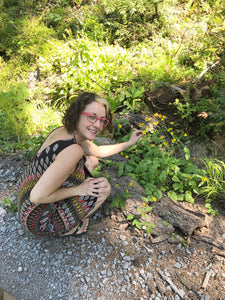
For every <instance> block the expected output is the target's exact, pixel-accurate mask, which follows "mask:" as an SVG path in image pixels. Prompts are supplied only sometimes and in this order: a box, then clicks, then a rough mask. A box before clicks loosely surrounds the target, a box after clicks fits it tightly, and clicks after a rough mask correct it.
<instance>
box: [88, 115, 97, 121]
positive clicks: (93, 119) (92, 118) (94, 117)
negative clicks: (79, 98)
mask: <svg viewBox="0 0 225 300" xmlns="http://www.w3.org/2000/svg"><path fill="white" fill-rule="evenodd" d="M88 119H89V120H90V121H91V122H95V121H96V120H97V118H96V116H89V117H88Z"/></svg>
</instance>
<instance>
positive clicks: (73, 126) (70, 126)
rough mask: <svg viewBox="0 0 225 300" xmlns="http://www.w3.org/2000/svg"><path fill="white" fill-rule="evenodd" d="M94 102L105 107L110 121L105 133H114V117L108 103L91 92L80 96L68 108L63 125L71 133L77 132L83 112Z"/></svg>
mask: <svg viewBox="0 0 225 300" xmlns="http://www.w3.org/2000/svg"><path fill="white" fill-rule="evenodd" d="M93 102H98V103H100V104H102V105H103V106H104V107H105V111H106V118H107V119H108V120H109V123H108V125H107V127H104V128H103V132H104V130H105V131H108V132H109V133H112V115H111V109H110V107H109V103H108V101H106V100H105V99H104V98H101V97H100V96H98V95H97V94H95V93H89V92H84V93H82V94H80V95H79V96H78V97H77V99H76V100H75V101H74V102H73V103H72V104H71V105H70V106H69V107H68V108H67V110H66V112H65V114H64V116H63V119H62V123H63V125H64V127H65V128H66V130H67V131H68V132H69V133H73V132H74V131H76V130H77V127H78V122H79V119H80V115H81V113H82V111H84V109H85V107H86V105H88V104H91V103H93Z"/></svg>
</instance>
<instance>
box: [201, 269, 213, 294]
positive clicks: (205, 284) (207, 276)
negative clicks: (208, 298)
mask: <svg viewBox="0 0 225 300" xmlns="http://www.w3.org/2000/svg"><path fill="white" fill-rule="evenodd" d="M211 273H212V270H211V269H210V270H209V271H207V273H206V275H205V279H204V281H203V284H202V288H203V289H205V288H206V287H207V285H208V282H209V278H210V276H211Z"/></svg>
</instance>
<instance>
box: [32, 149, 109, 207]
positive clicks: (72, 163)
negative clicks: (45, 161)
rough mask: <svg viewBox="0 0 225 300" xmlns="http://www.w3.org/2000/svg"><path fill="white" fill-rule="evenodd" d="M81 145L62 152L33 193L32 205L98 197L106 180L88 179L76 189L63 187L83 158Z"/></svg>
mask: <svg viewBox="0 0 225 300" xmlns="http://www.w3.org/2000/svg"><path fill="white" fill-rule="evenodd" d="M83 153H84V151H83V149H82V148H81V147H80V146H79V145H71V146H69V147H67V148H66V149H64V150H63V151H62V152H60V153H59V154H58V155H57V157H56V159H55V161H54V162H53V163H52V164H51V165H50V166H49V168H48V169H47V170H46V171H45V172H44V174H43V175H42V176H41V178H40V179H39V180H38V182H37V183H36V185H35V186H34V188H33V189H32V191H31V194H30V201H31V202H32V203H38V204H41V203H51V202H56V201H59V200H64V199H67V198H69V197H73V196H78V195H80V196H86V195H87V196H94V197H97V196H99V194H101V192H102V191H103V190H104V188H105V181H104V178H96V179H95V178H88V179H86V180H84V182H82V183H81V184H80V185H78V186H75V187H69V188H67V187H61V186H62V184H63V183H64V182H65V181H66V179H67V178H68V177H69V175H70V174H71V173H72V171H73V170H74V168H75V167H76V165H77V163H78V162H79V160H80V159H81V158H82V156H83Z"/></svg>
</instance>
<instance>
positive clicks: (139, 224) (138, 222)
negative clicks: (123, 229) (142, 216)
mask: <svg viewBox="0 0 225 300" xmlns="http://www.w3.org/2000/svg"><path fill="white" fill-rule="evenodd" d="M132 225H134V226H136V227H137V228H138V229H140V230H141V229H142V224H141V221H140V220H137V219H134V220H133V222H132Z"/></svg>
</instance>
